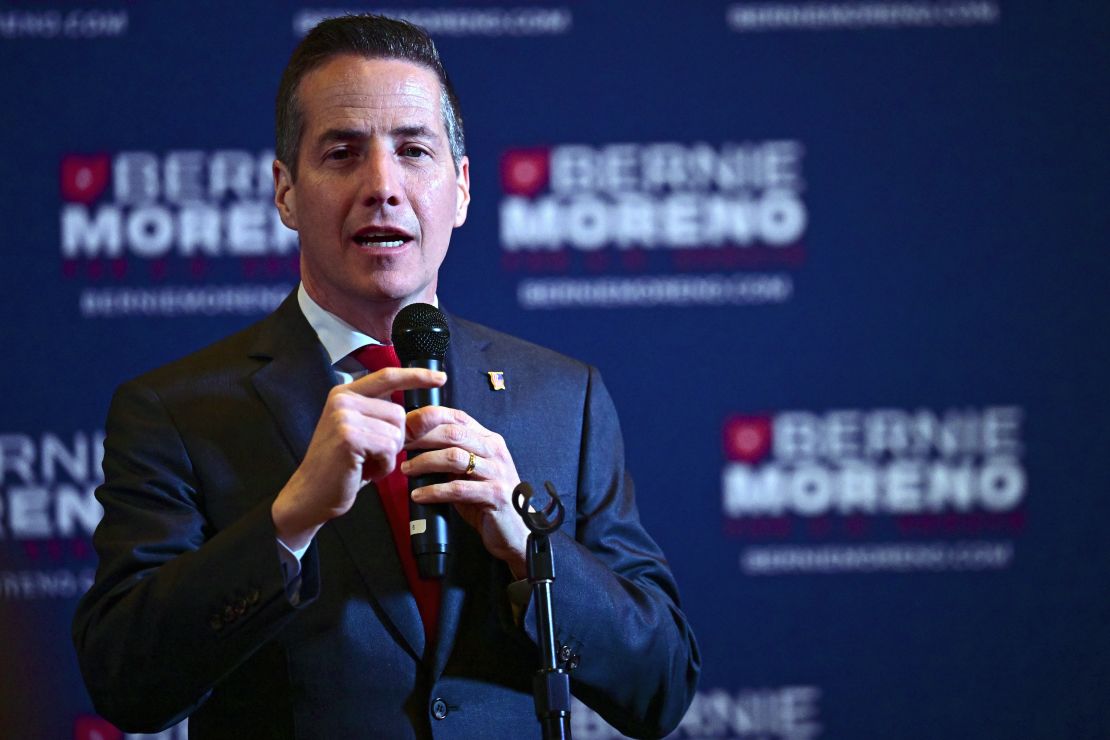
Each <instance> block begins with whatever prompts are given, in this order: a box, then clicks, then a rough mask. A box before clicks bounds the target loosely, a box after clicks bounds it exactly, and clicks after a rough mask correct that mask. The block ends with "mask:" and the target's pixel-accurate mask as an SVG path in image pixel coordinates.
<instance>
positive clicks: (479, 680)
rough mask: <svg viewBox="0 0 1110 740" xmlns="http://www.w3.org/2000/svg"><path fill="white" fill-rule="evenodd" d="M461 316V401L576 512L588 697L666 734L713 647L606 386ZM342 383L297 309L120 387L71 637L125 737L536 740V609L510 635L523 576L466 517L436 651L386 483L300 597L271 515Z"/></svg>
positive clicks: (572, 593) (566, 543)
mask: <svg viewBox="0 0 1110 740" xmlns="http://www.w3.org/2000/svg"><path fill="white" fill-rule="evenodd" d="M449 323H450V329H451V336H452V339H451V345H450V351H449V354H448V356H447V360H446V364H447V368H446V369H447V372H448V377H449V381H448V382H449V385H448V390H447V393H448V399H449V403H450V405H452V406H455V407H457V408H461V409H464V410H466V411H467V412H468V413H470V414H471V415H472V416H473V417H474V418H476V419H477V420H478V421H479V422H480V423H482V424H483V425H484V426H486V427H487V428H489V429H491V430H494V431H496V432H499V433H500V434H502V435H503V436H504V437H505V439H506V441H507V444H508V447H509V450H510V452H511V453H512V455H513V459H514V461H515V463H516V466H517V471H518V472H519V474H520V476H521V479H522V480H527V481H532V482H534V483H535V484H537V485H538V484H540V483H542V482H543V481H545V480H550V481H552V482H553V483H554V484H555V486H556V488H557V490H558V491H559V492H560V493H561V494H562V498H563V501H564V503H565V505H566V506H567V510H568V511H567V519H566V522H565V523H564V525H563V527H562V530H561V532H559V533H557V534H556V535H555V536H554V538H553V541H554V552H555V564H556V581H555V584H554V604H555V615H556V621H557V628H558V634H557V638H558V641H559V643H560V644H563V645H566V646H568V648H569V650H570V652H571V653H573V654H575V655H577V656H579V659H578V663H579V664H578V666H577V668H575V669H574V671H573V672H572V677H573V681H572V689H573V692H574V693H575V695H576V696H578V697H579V698H580V699H582V700H583V701H584V702H586V703H587V704H588V705H590V706H591V707H593V708H595V709H596V710H597V711H599V712H600V713H601V714H602V715H603V716H604V717H605V718H606V719H607V720H608V721H609V722H610V723H612V724H613V725H615V726H616V727H617V728H619V729H621V730H622V731H623V732H625V733H630V734H638V735H658V734H662V733H665V732H666V731H668V729H669V728H671V727H673V726H674V725H675V724H677V722H678V720H679V719H680V718H681V716H682V714H683V712H684V711H685V708H686V707H687V705H688V704H689V702H690V700H691V699H692V697H693V691H694V687H695V684H696V680H697V675H698V671H699V657H698V652H697V646H696V644H695V642H694V637H693V635H692V633H691V631H690V628H689V625H688V624H687V621H686V618H685V617H684V615H683V613H682V611H681V610H680V607H679V602H678V594H677V591H676V588H675V584H674V581H673V578H672V576H671V573H670V571H669V569H668V567H667V565H666V562H665V561H664V559H663V556H662V553H661V552H660V551H659V548H658V547H657V546H656V545H655V543H654V542H653V541H652V540H651V538H650V537H649V536H648V535H647V533H646V532H645V531H644V530H643V528H642V527H641V525H640V523H639V518H638V515H637V512H636V507H635V503H634V500H633V495H632V485H631V481H630V479H629V478H628V477H627V476H626V474H625V471H624V453H623V449H622V441H621V435H620V429H619V427H618V422H617V417H616V413H615V411H614V408H613V406H612V402H611V400H610V398H609V395H608V393H607V392H606V390H605V387H604V385H603V384H602V382H601V379H600V377H599V376H598V374H597V372H596V370H594V369H593V368H591V367H588V366H586V365H583V364H581V363H578V362H576V361H574V360H571V359H569V358H566V357H564V356H562V355H558V354H556V353H553V352H551V351H549V350H545V349H542V348H540V347H537V346H535V345H532V344H529V343H527V342H523V341H521V340H518V339H514V338H512V337H509V336H506V335H504V334H500V333H497V332H494V331H491V330H489V329H487V328H484V327H481V326H478V325H476V324H472V323H470V322H466V321H462V320H460V319H456V318H451V319H450V322H449ZM489 370H501V371H504V373H505V378H506V383H507V390H504V391H493V390H492V389H491V388H490V385H489V382H488V378H487V376H486V372H487V371H489ZM336 382H337V378H336V376H335V374H334V373H333V372H332V370H331V367H330V363H329V360H328V358H327V356H326V354H325V352H324V350H323V347H322V346H321V345H320V343H319V341H318V340H317V338H316V336H315V333H314V332H313V331H312V329H311V327H310V326H309V325H308V322H307V321H306V320H305V318H304V316H303V315H302V314H301V312H300V309H299V307H298V306H297V304H296V299H295V295H294V296H290V297H289V298H288V299H287V300H286V301H285V302H284V303H283V304H282V306H281V307H280V308H279V309H278V310H277V311H276V312H275V313H274V314H272V315H271V316H270V317H268V318H266V319H264V320H263V321H261V322H259V323H257V324H255V325H254V326H251V327H249V328H247V329H245V330H244V331H242V332H240V333H238V334H235V335H233V336H231V337H229V338H227V339H225V340H223V341H221V342H219V343H217V344H215V345H213V346H211V347H209V348H207V349H204V350H202V351H200V352H198V353H196V354H193V355H191V356H189V357H186V358H185V359H183V360H180V361H178V362H175V363H173V364H171V365H169V366H167V367H164V368H161V369H159V370H155V371H153V372H151V373H148V374H146V375H144V376H142V377H140V378H138V379H136V380H133V381H130V382H128V383H126V384H124V385H123V386H121V388H120V389H119V390H118V391H117V393H116V395H115V397H114V399H113V402H112V407H111V410H110V412H109V417H108V424H107V441H106V442H105V458H104V474H105V482H104V484H103V486H101V488H100V489H99V491H98V493H97V495H98V498H99V499H100V501H101V503H103V505H104V512H105V513H104V519H103V521H102V522H101V524H100V526H99V527H98V529H97V531H96V534H95V536H94V543H95V546H96V548H97V551H98V553H99V555H100V568H99V570H98V571H97V578H96V583H95V585H94V586H93V587H92V588H91V589H90V591H89V592H88V594H87V595H86V596H85V597H84V599H83V600H82V601H81V603H80V605H79V607H78V610H77V615H76V618H75V621H74V640H75V644H76V646H77V652H78V656H79V660H80V664H81V669H82V672H83V674H84V677H85V681H86V684H87V686H88V688H89V691H90V694H91V696H92V698H93V702H94V705H95V707H96V709H97V711H98V712H100V713H101V714H102V715H103V716H105V717H106V718H108V719H109V720H111V721H113V722H114V723H116V724H117V725H119V726H120V727H121V728H124V729H127V730H131V731H153V730H157V729H160V728H163V727H166V726H168V725H170V724H172V723H174V722H176V721H179V720H180V719H181V718H183V717H184V716H186V715H188V716H189V717H190V731H191V735H192V736H193V737H202V738H215V737H228V738H250V737H259V738H294V737H296V738H317V737H318V738H350V737H388V738H403V737H413V736H415V737H431V736H435V737H460V738H479V737H481V738H485V739H489V738H497V737H505V738H519V737H528V736H538V725H537V723H536V721H535V715H534V709H533V704H532V695H531V677H532V674H533V672H534V671H535V670H536V667H537V665H538V653H537V650H536V647H535V642H534V640H533V639H532V638H533V636H534V633H535V628H534V614H533V607H530V608H529V611H528V613H527V614H526V615H525V618H524V625H525V629H521V628H520V627H518V626H516V624H515V622H514V621H513V618H512V614H511V609H510V606H509V602H508V599H507V596H506V587H507V584H508V583H509V581H510V578H511V577H510V574H509V571H508V568H507V567H506V566H505V565H504V564H503V563H501V562H500V561H497V560H495V559H493V558H492V557H490V556H489V555H488V554H487V553H486V551H485V550H484V549H483V547H482V544H481V541H480V539H479V538H478V536H477V534H476V533H475V532H474V531H473V530H472V529H470V528H469V527H468V526H467V525H466V524H465V523H464V522H462V521H461V519H458V518H457V517H456V516H455V515H454V512H453V511H452V512H451V514H452V521H451V529H452V538H453V542H454V543H455V548H456V555H455V556H454V558H453V561H452V567H451V570H450V572H449V574H448V576H447V577H446V579H445V580H444V584H443V601H442V611H441V618H440V626H439V636H438V639H437V640H436V641H435V642H433V644H431V645H426V644H425V641H424V634H423V629H422V626H421V621H420V616H419V613H418V611H417V608H416V603H415V600H414V599H413V597H412V594H411V593H410V591H409V589H408V587H407V584H406V582H405V578H404V575H403V573H402V571H401V568H400V563H399V561H398V558H397V554H396V549H395V545H394V542H393V539H392V535H391V533H390V528H389V525H388V522H387V520H386V518H385V514H384V512H383V510H382V508H381V505H380V503H379V500H378V496H377V495H376V492H375V491H374V490H373V488H372V486H368V487H367V489H365V490H364V491H363V492H362V493H361V494H360V495H359V497H358V500H357V503H356V504H355V506H354V507H353V509H352V510H351V511H350V512H348V513H347V514H346V515H344V516H342V517H339V518H338V519H335V520H333V521H331V522H329V523H328V524H327V525H325V526H324V527H323V528H322V529H321V530H320V532H319V533H318V534H317V536H316V538H315V540H314V541H313V544H312V546H311V547H310V549H309V551H308V553H307V554H306V555H305V558H304V560H303V563H302V564H303V583H302V586H301V601H300V604H299V605H297V606H294V605H293V604H291V603H290V599H289V598H288V597H287V595H286V590H285V580H284V577H283V574H282V570H281V566H280V560H279V557H278V553H277V546H276V541H275V535H274V528H273V523H272V521H271V518H270V505H271V503H272V501H273V499H274V497H275V496H276V495H277V493H278V491H280V490H281V488H282V486H283V485H284V484H285V483H286V481H287V480H288V479H289V477H290V476H291V474H292V473H293V471H294V469H295V468H296V466H297V465H298V463H299V462H300V460H301V459H302V457H303V455H304V454H305V450H306V449H307V446H308V442H309V439H310V438H311V435H312V432H313V429H314V428H315V425H316V422H317V419H318V418H319V415H320V411H321V409H322V407H323V404H324V401H325V398H326V396H327V393H328V391H329V389H330V388H331V387H332V386H333V385H334V384H335V383H336ZM436 700H442V702H443V704H441V705H439V706H440V708H442V707H443V706H444V705H445V706H446V709H447V716H446V717H445V718H443V719H436V718H434V711H433V707H434V706H435V705H436ZM440 713H442V712H440Z"/></svg>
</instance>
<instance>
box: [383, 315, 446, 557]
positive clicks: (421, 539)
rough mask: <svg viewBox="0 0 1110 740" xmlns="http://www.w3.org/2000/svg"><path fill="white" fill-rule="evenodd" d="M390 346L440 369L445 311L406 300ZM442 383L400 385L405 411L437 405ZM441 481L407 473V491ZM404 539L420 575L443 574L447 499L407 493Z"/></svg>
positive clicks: (406, 361) (408, 361) (407, 360)
mask: <svg viewBox="0 0 1110 740" xmlns="http://www.w3.org/2000/svg"><path fill="white" fill-rule="evenodd" d="M391 333H392V339H393V347H394V349H395V350H396V352H397V359H399V360H400V361H401V367H418V368H424V369H427V370H443V359H444V357H445V356H446V355H447V345H448V344H449V343H450V341H451V332H450V331H448V329H447V317H445V316H444V315H443V312H442V311H440V310H439V309H438V308H436V307H435V306H431V305H428V304H427V303H412V304H410V305H408V306H405V307H404V308H402V309H401V311H400V312H399V313H398V314H397V318H395V319H393V331H392V332H391ZM442 400H443V393H442V389H441V388H413V389H412V390H407V391H405V411H406V413H407V412H409V411H415V410H416V409H420V408H424V407H425V406H442V405H443V404H442ZM420 453H421V450H414V451H412V452H410V453H409V457H410V458H411V457H416V456H417V455H419V454H420ZM442 481H443V477H442V476H440V475H421V476H416V477H411V478H409V493H410V494H411V493H412V492H413V490H415V489H417V488H420V487H422V486H428V485H432V484H435V483H440V482H442ZM409 539H410V540H411V541H412V552H413V555H414V556H415V558H416V566H417V569H418V570H419V571H420V575H421V576H423V577H424V578H443V576H444V575H445V574H446V573H447V561H448V559H449V556H450V554H451V546H450V542H449V539H448V534H447V504H418V503H416V502H415V501H413V500H412V497H411V496H410V497H409Z"/></svg>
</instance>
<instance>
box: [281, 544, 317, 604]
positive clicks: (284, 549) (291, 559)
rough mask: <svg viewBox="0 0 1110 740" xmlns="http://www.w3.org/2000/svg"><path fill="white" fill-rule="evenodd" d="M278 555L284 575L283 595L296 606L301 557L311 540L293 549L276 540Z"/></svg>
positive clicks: (298, 599)
mask: <svg viewBox="0 0 1110 740" xmlns="http://www.w3.org/2000/svg"><path fill="white" fill-rule="evenodd" d="M277 545H278V557H279V558H280V559H281V572H282V574H283V575H284V576H285V595H286V597H287V598H288V599H289V603H290V604H292V605H293V606H297V605H298V604H300V603H301V558H303V557H304V554H305V553H306V552H308V548H309V546H311V545H312V541H311V540H309V543H308V544H307V545H305V546H304V547H302V548H300V549H299V550H294V549H293V548H291V547H289V545H287V544H285V543H284V542H282V541H281V540H280V539H279V540H277Z"/></svg>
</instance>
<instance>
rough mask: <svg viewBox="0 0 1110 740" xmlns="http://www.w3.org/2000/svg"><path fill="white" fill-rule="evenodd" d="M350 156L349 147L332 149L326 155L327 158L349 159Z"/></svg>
mask: <svg viewBox="0 0 1110 740" xmlns="http://www.w3.org/2000/svg"><path fill="white" fill-rule="evenodd" d="M350 157H351V150H350V149H333V150H331V151H330V152H328V156H327V158H328V159H350Z"/></svg>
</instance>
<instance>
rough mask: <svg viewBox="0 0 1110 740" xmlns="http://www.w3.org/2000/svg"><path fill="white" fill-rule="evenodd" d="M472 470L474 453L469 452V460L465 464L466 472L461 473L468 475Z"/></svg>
mask: <svg viewBox="0 0 1110 740" xmlns="http://www.w3.org/2000/svg"><path fill="white" fill-rule="evenodd" d="M473 472H474V453H473V452H471V453H470V462H468V463H467V464H466V472H465V473H463V475H470V474H471V473H473Z"/></svg>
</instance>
